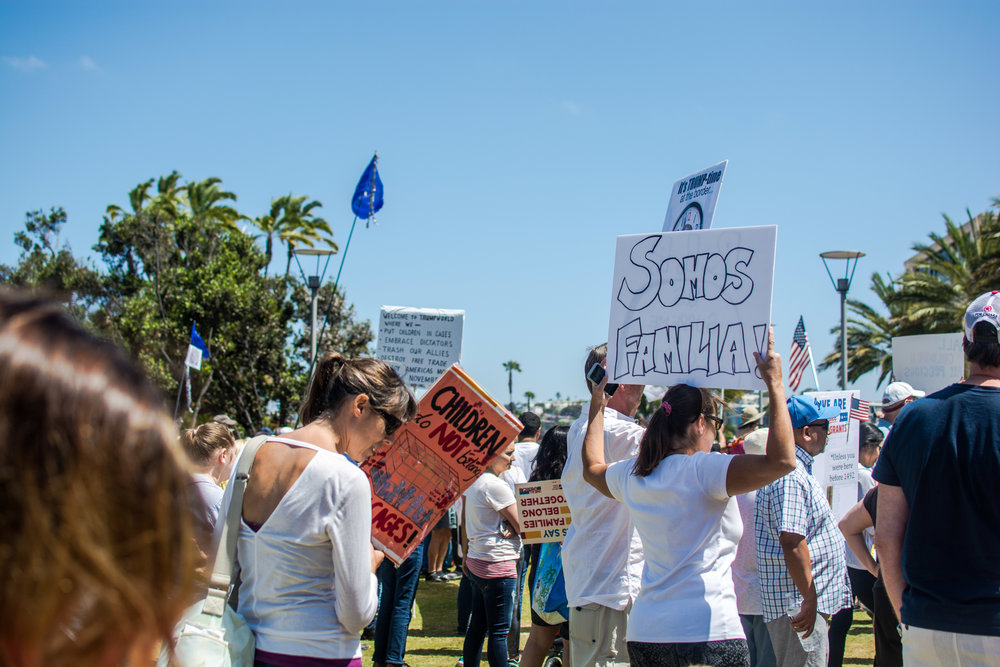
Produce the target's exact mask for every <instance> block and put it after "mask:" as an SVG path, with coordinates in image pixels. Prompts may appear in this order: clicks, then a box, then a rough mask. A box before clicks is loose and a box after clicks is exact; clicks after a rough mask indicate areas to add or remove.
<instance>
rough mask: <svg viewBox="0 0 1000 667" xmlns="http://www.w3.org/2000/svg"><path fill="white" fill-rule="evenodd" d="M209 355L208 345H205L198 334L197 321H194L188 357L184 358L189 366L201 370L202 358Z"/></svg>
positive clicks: (206, 357)
mask: <svg viewBox="0 0 1000 667" xmlns="http://www.w3.org/2000/svg"><path fill="white" fill-rule="evenodd" d="M208 357H209V354H208V345H205V341H204V340H202V338H201V336H199V335H198V330H197V329H196V328H195V323H194V322H192V323H191V343H190V344H189V345H188V353H187V359H185V360H184V363H185V364H187V366H188V367H189V368H193V369H195V370H196V371H200V370H201V360H202V358H205V359H208Z"/></svg>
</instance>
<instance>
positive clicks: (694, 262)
mask: <svg viewBox="0 0 1000 667" xmlns="http://www.w3.org/2000/svg"><path fill="white" fill-rule="evenodd" d="M777 235H778V228H777V227H775V226H768V227H738V228H729V229H711V230H699V231H687V232H665V233H662V234H639V235H629V236H619V237H618V246H617V249H616V252H615V274H614V282H613V286H612V294H611V318H610V326H609V331H608V369H609V370H608V373H609V374H610V376H611V379H610V381H611V382H618V383H624V384H651V385H673V384H678V383H681V382H683V383H686V384H690V385H693V386H697V387H718V388H724V389H752V390H764V389H765V386H764V382H763V381H762V380H761V379H760V375H759V373H758V371H757V364H756V363H755V362H754V358H753V353H754V352H755V351H757V352H760V353H761V354H763V353H764V352H765V350H766V349H767V329H768V323H769V322H770V321H771V292H772V288H773V283H774V253H775V243H776V241H777Z"/></svg>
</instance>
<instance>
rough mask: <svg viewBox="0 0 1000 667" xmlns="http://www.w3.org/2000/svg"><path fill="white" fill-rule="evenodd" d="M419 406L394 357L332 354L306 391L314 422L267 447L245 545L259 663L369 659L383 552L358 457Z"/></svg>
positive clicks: (244, 610) (245, 584)
mask: <svg viewBox="0 0 1000 667" xmlns="http://www.w3.org/2000/svg"><path fill="white" fill-rule="evenodd" d="M416 409H417V406H416V401H415V400H414V399H413V396H412V394H410V392H409V390H408V389H407V388H406V386H405V385H404V384H403V382H402V380H401V379H400V378H399V376H398V375H397V374H396V372H395V371H393V370H392V368H390V367H389V366H388V365H387V364H385V363H384V362H382V361H379V360H378V359H345V358H344V357H343V356H341V355H340V354H336V353H331V354H327V355H326V357H325V358H324V359H323V360H322V362H321V363H320V364H319V365H318V367H317V369H316V373H315V375H314V376H313V380H312V382H311V384H310V386H309V389H308V391H307V394H306V397H305V400H304V401H303V403H302V408H301V410H300V417H301V422H302V423H303V424H305V426H302V427H301V428H299V429H297V430H295V431H292V432H291V433H288V434H286V435H285V436H283V437H271V438H269V439H268V441H267V442H266V443H264V445H263V446H262V447H261V448H260V449H259V450H258V452H257V456H256V458H255V459H254V462H253V467H252V468H251V470H250V478H249V481H248V483H247V488H246V494H245V496H244V498H243V521H242V523H241V526H240V534H239V542H238V546H237V559H238V561H239V566H240V569H241V573H240V582H241V583H240V589H239V612H240V614H241V615H242V616H243V618H245V619H246V620H247V623H248V624H249V625H250V627H251V628H252V629H253V631H254V635H255V636H256V638H257V655H256V664H257V665H259V666H264V667H266V666H269V665H274V666H277V667H290V666H295V667H314V666H315V667H320V666H322V667H361V641H360V633H361V630H362V629H363V628H364V627H365V626H366V625H368V623H369V621H371V619H372V617H373V616H374V615H375V610H376V606H377V597H376V579H375V574H374V572H375V570H376V569H377V568H378V565H379V563H381V561H382V553H381V552H376V551H375V550H374V549H373V548H372V546H371V520H372V514H371V502H372V501H371V486H370V485H369V482H368V478H367V477H366V476H365V474H364V473H363V472H361V470H360V469H359V468H358V467H357V464H358V463H359V462H361V461H363V460H364V459H366V458H367V457H368V456H369V455H370V454H371V453H372V452H373V451H374V450H375V449H376V448H377V447H379V446H381V445H383V444H387V443H389V442H390V441H391V439H392V435H393V433H394V432H395V431H396V429H397V428H399V426H400V425H401V424H403V423H404V422H406V421H408V420H410V419H412V418H413V416H414V414H415V413H416ZM231 487H232V484H230V486H229V487H228V488H231ZM223 505H224V507H225V506H227V505H228V494H227V498H226V499H225V500H224V502H223Z"/></svg>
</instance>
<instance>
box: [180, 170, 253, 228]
mask: <svg viewBox="0 0 1000 667" xmlns="http://www.w3.org/2000/svg"><path fill="white" fill-rule="evenodd" d="M220 183H222V179H221V178H218V177H216V176H212V177H210V178H206V179H205V180H203V181H199V182H197V183H188V184H187V185H185V186H184V187H183V188H182V189H183V190H184V192H185V193H186V195H187V202H188V206H189V207H190V208H191V218H192V219H193V220H194V221H195V222H215V223H218V224H220V225H223V226H225V227H229V228H231V229H234V230H236V231H239V228H238V227H237V226H236V221H237V220H240V219H241V218H243V216H242V215H241V214H240V213H239V212H238V211H237V210H236V209H234V208H233V207H232V206H226V205H224V204H222V202H225V201H234V202H235V201H236V195H235V194H233V193H232V192H229V191H226V190H223V189H221V188H220V187H219V184H220Z"/></svg>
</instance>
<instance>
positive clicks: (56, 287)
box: [0, 207, 102, 320]
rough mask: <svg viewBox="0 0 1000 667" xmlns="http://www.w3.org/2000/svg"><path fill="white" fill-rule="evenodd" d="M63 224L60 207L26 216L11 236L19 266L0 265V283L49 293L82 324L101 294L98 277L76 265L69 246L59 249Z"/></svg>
mask: <svg viewBox="0 0 1000 667" xmlns="http://www.w3.org/2000/svg"><path fill="white" fill-rule="evenodd" d="M66 220H67V217H66V211H64V210H63V209H62V207H57V208H52V209H50V210H49V212H48V213H44V212H43V211H41V210H38V211H32V212H30V213H28V214H27V215H26V220H25V223H24V229H23V230H22V231H19V232H17V233H15V234H14V243H15V244H16V245H17V246H18V247H19V248H20V249H21V254H20V257H19V259H18V263H17V265H15V266H13V267H9V266H5V265H0V283H3V284H6V285H11V286H14V287H22V288H27V289H36V290H43V291H45V292H47V293H50V294H52V295H54V296H55V298H57V299H60V300H62V301H63V302H65V303H66V305H67V307H68V308H69V310H70V312H71V313H72V314H73V315H75V316H76V317H77V318H78V319H81V320H82V319H84V318H85V317H86V314H87V311H88V310H89V309H90V308H91V307H93V305H94V303H95V302H96V299H97V298H98V296H99V295H100V294H101V291H102V285H101V277H100V275H99V274H98V272H97V271H96V270H95V269H94V268H92V267H90V266H87V265H85V264H83V263H81V262H80V261H78V260H77V259H76V258H75V257H74V256H73V251H72V250H71V249H70V247H69V245H66V244H62V245H60V243H59V237H60V232H61V230H62V227H63V225H65V224H66Z"/></svg>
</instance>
